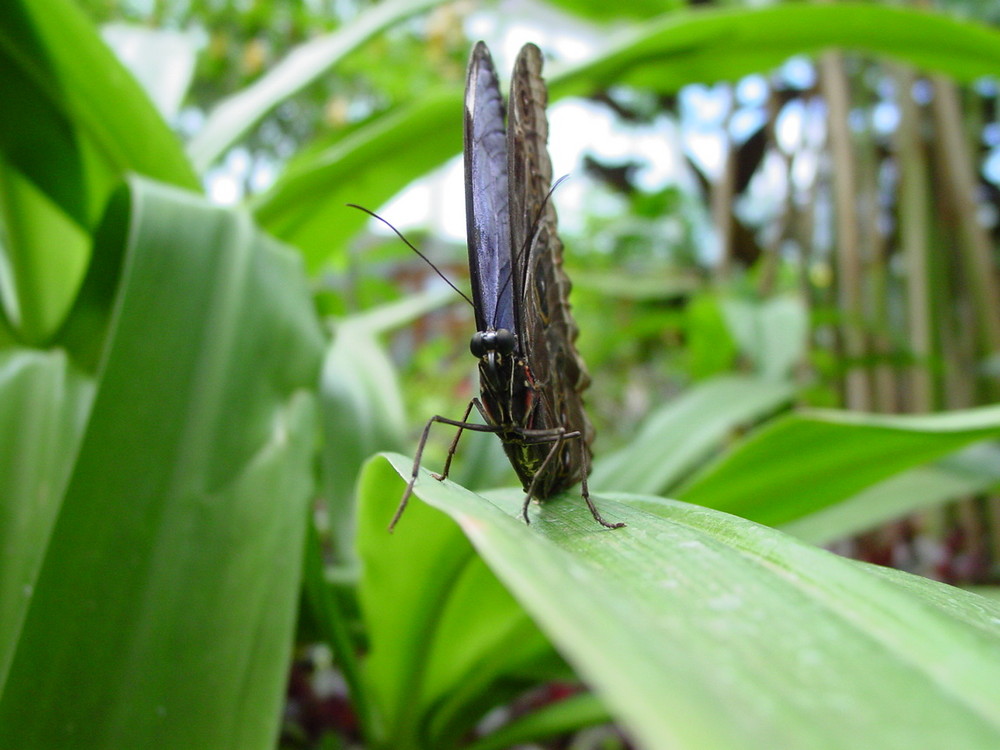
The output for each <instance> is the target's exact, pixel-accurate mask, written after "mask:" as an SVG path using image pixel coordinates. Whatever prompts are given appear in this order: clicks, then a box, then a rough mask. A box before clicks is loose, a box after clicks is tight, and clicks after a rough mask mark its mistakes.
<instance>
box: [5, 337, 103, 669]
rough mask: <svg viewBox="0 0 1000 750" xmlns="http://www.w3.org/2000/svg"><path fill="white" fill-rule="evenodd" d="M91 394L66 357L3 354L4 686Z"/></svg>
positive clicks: (90, 385) (19, 352)
mask: <svg viewBox="0 0 1000 750" xmlns="http://www.w3.org/2000/svg"><path fill="white" fill-rule="evenodd" d="M93 394H94V388H93V383H91V382H90V381H88V380H86V379H85V378H83V377H82V376H81V375H79V374H78V373H75V372H74V371H73V370H72V369H71V368H70V367H69V366H68V363H67V361H66V357H65V355H64V354H63V353H62V352H58V351H56V352H37V351H31V350H24V349H8V350H6V351H3V352H0V550H2V553H0V555H2V557H0V560H2V563H0V686H2V685H3V684H4V682H5V681H6V678H7V669H8V667H9V666H10V661H11V659H12V658H13V655H14V648H15V646H16V645H17V641H18V637H19V635H20V632H21V624H22V622H23V620H24V616H25V614H26V612H27V610H28V606H29V604H30V602H31V598H32V594H33V592H34V590H35V583H36V579H37V577H38V569H39V567H40V566H41V562H42V558H43V557H44V555H45V549H46V546H47V545H48V541H49V535H50V534H51V533H52V526H53V523H54V522H55V519H56V517H57V516H58V514H59V507H60V504H61V502H62V496H63V492H64V490H65V489H66V482H67V480H68V479H69V472H70V469H71V468H72V467H73V461H74V459H75V458H76V450H77V447H78V445H79V441H80V436H81V434H82V432H83V426H84V424H85V421H86V418H87V413H88V410H89V408H90V403H91V400H92V399H93Z"/></svg>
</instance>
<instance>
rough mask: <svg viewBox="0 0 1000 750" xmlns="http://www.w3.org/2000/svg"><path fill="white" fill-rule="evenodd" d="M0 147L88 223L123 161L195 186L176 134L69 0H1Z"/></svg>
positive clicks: (132, 168) (68, 211) (125, 168)
mask: <svg viewBox="0 0 1000 750" xmlns="http://www.w3.org/2000/svg"><path fill="white" fill-rule="evenodd" d="M0 101H3V102H4V117H2V118H0V150H2V151H3V153H4V155H5V157H6V160H7V162H8V163H9V164H10V165H11V166H12V167H14V168H15V169H18V170H19V171H21V172H22V173H23V174H24V175H25V176H26V177H27V178H28V179H29V180H31V181H32V182H34V183H35V184H36V185H37V186H38V187H39V189H41V190H42V192H44V193H46V194H47V195H48V196H49V197H50V198H51V200H52V202H53V203H55V204H56V205H58V206H59V207H60V208H61V209H62V210H63V211H64V212H65V213H66V214H67V215H68V216H69V217H71V218H72V219H73V220H74V221H76V222H77V223H78V224H79V225H80V226H82V227H84V228H87V229H90V228H91V227H93V225H94V223H95V222H96V221H97V219H98V218H99V216H100V212H101V211H102V210H103V208H104V204H105V202H106V200H107V196H108V194H109V192H110V191H111V189H112V188H113V187H114V185H115V184H116V183H117V181H118V179H119V178H120V177H121V176H122V175H123V174H124V173H125V172H128V171H132V172H138V173H139V174H144V175H147V176H149V177H153V178H156V179H160V180H163V181H165V182H170V183H173V184H176V185H181V186H184V187H189V188H196V187H197V185H198V182H197V180H196V178H195V176H194V173H193V172H192V171H191V168H190V166H189V165H188V163H187V159H186V157H185V156H184V153H183V151H182V150H181V148H180V142H179V141H178V139H177V137H176V136H175V135H174V134H173V133H172V132H170V129H169V128H168V127H167V125H166V123H164V121H163V120H162V118H161V117H160V116H159V114H158V113H157V112H156V109H155V107H153V105H152V103H151V102H150V101H149V99H148V98H147V97H146V95H145V93H144V92H143V90H142V88H141V87H140V86H139V84H138V83H137V82H136V81H135V79H134V78H132V76H131V75H130V74H129V73H128V71H127V70H125V68H124V67H123V66H122V65H121V63H119V62H118V60H117V59H115V56H114V55H113V54H112V52H111V50H110V49H108V47H107V46H106V45H105V44H104V42H103V41H102V40H101V38H100V36H99V35H98V34H97V32H96V30H95V29H94V27H93V25H92V24H91V23H90V22H89V20H88V19H87V18H86V17H85V16H84V14H83V12H82V11H81V10H80V9H79V8H78V7H77V6H76V5H75V4H74V3H73V2H70V0H9V2H4V3H0Z"/></svg>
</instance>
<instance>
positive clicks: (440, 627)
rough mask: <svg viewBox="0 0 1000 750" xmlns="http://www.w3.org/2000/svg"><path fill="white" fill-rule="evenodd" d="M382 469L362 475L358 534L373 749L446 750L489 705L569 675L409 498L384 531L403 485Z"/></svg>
mask: <svg viewBox="0 0 1000 750" xmlns="http://www.w3.org/2000/svg"><path fill="white" fill-rule="evenodd" d="M381 463H382V462H381V460H375V461H374V462H372V463H369V465H368V468H367V469H366V470H365V471H364V473H363V474H362V480H361V487H360V490H359V497H360V506H359V523H358V536H357V545H358V555H359V557H360V560H361V563H362V576H361V581H360V583H359V588H358V596H359V600H360V603H361V611H362V614H363V621H364V624H365V631H366V633H367V635H368V645H369V652H368V655H367V657H366V660H365V664H364V667H365V684H366V686H367V694H368V696H369V697H370V699H371V702H372V707H373V714H374V715H375V716H377V717H378V718H379V720H380V725H381V728H382V729H381V733H380V735H379V742H378V743H376V744H377V746H380V747H386V748H393V749H394V750H395V749H396V748H400V750H403V749H405V748H423V747H435V748H444V747H451V746H454V745H455V744H456V742H457V741H458V739H459V738H461V737H462V736H463V735H464V734H465V733H467V732H468V731H469V730H470V729H471V728H472V726H473V725H474V724H475V722H477V721H478V719H479V718H480V717H481V716H482V715H484V714H485V713H486V711H487V710H488V709H489V708H492V707H494V706H497V705H502V704H503V703H504V702H505V701H507V700H510V699H511V698H512V697H514V696H515V695H516V694H517V693H518V692H520V691H522V690H524V689H525V688H526V687H527V686H529V685H532V684H534V683H535V682H536V681H537V680H538V679H540V678H542V677H548V678H550V679H551V678H552V677H553V676H555V675H560V676H562V675H563V674H564V672H563V670H562V667H561V663H560V662H559V660H558V659H556V657H555V655H554V652H553V651H552V647H551V646H550V645H549V644H548V641H547V640H546V639H545V638H544V637H543V636H542V635H541V633H540V632H539V631H538V629H537V627H536V626H535V625H534V624H533V623H532V621H531V620H530V619H528V617H527V615H526V614H525V613H524V611H523V610H522V609H521V607H519V606H518V605H517V604H516V603H515V602H514V600H513V599H512V598H511V596H510V594H509V593H508V592H507V591H506V590H505V589H504V588H503V587H502V586H501V585H500V584H499V583H498V582H497V580H496V578H495V577H494V576H493V575H492V574H491V573H490V572H489V570H488V569H487V568H486V567H485V566H484V565H483V563H482V561H481V560H480V559H479V558H478V557H477V556H476V555H475V553H474V552H473V550H472V547H471V546H470V545H469V543H468V542H467V541H466V540H465V538H464V537H463V536H462V534H461V532H460V531H459V529H458V528H457V527H456V526H455V524H454V523H452V522H451V521H450V520H448V519H447V518H445V517H443V516H441V514H439V513H436V512H435V511H433V510H432V509H430V508H429V507H427V506H426V505H424V504H423V503H421V502H419V501H414V502H413V503H412V506H411V507H410V508H408V509H407V511H406V513H405V515H404V516H403V518H402V519H401V520H400V522H399V524H398V525H397V526H396V530H395V532H394V533H391V534H390V533H389V532H388V531H387V529H386V526H387V525H388V523H389V520H390V519H391V518H392V514H393V512H394V511H395V507H396V503H397V502H398V500H399V497H400V495H401V494H402V486H400V485H399V484H398V483H397V482H394V481H392V478H391V477H388V476H387V475H385V473H384V472H377V471H373V470H372V468H371V467H372V466H373V465H374V466H376V467H377V466H379V465H380V464H381ZM387 480H388V481H387Z"/></svg>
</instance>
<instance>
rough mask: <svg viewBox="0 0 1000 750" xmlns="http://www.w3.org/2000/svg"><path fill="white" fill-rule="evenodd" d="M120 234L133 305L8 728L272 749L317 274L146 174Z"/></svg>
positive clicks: (104, 386)
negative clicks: (308, 278) (308, 279)
mask: <svg viewBox="0 0 1000 750" xmlns="http://www.w3.org/2000/svg"><path fill="white" fill-rule="evenodd" d="M126 198H127V200H126ZM104 223H105V225H106V226H108V225H113V226H114V229H113V231H112V230H110V229H109V230H108V231H102V232H100V233H99V236H100V237H101V238H102V240H101V242H99V244H98V245H97V246H96V247H95V262H94V269H102V268H103V269H105V270H108V272H109V273H110V274H111V276H110V278H108V279H105V280H104V282H105V283H107V282H108V281H111V282H115V281H116V282H117V287H116V289H117V292H116V295H115V300H114V306H113V309H112V312H111V315H110V316H109V317H108V318H107V331H106V337H105V340H104V345H103V348H102V355H101V360H100V366H99V368H98V371H97V390H96V395H95V397H94V402H93V407H92V409H91V412H90V417H89V420H88V422H87V424H86V428H85V431H84V434H83V437H82V441H81V445H80V449H79V454H78V456H77V458H76V462H75V465H74V467H73V471H72V474H71V476H70V478H69V480H68V484H67V488H66V491H65V493H64V495H63V497H62V503H61V508H60V511H59V515H58V518H57V520H56V523H55V526H54V529H53V531H52V535H51V539H50V541H49V544H48V547H47V548H46V549H45V553H44V559H43V560H42V564H41V571H40V573H39V575H38V578H37V583H36V585H35V589H34V592H33V596H32V599H31V602H30V605H29V609H28V612H27V615H26V617H25V619H24V624H23V627H22V629H21V636H20V638H19V640H18V643H17V647H16V650H15V652H14V657H13V661H12V663H11V666H10V671H9V675H8V679H7V682H6V684H5V686H4V689H3V694H2V696H0V736H2V737H3V738H4V740H3V741H4V743H5V744H6V745H7V746H9V747H17V748H22V749H24V750H30V748H53V747H75V748H123V747H157V748H174V747H176V748H191V747H213V748H228V747H231V748H254V747H257V748H270V747H273V743H274V740H275V736H276V732H277V729H278V722H279V718H280V711H281V704H282V699H283V695H284V687H285V680H286V669H287V665H288V659H289V656H290V648H291V636H292V632H293V626H294V621H295V613H296V605H297V603H298V593H299V578H300V568H301V564H302V558H303V548H302V545H303V541H304V537H305V526H304V524H305V521H306V517H307V502H308V500H309V497H310V495H311V493H312V462H313V457H314V450H313V442H314V435H315V429H316V425H315V423H314V404H313V401H314V399H313V397H312V393H311V391H312V390H313V389H314V388H315V384H316V381H317V378H318V374H319V365H320V356H321V351H322V340H321V333H320V330H319V326H318V324H317V321H316V320H315V316H314V313H313V310H312V305H311V300H310V297H309V294H308V290H307V287H306V283H305V277H304V275H303V273H302V268H301V263H300V261H298V259H297V258H296V257H295V255H294V254H293V253H292V252H290V251H289V250H288V249H287V248H285V247H282V246H281V245H279V244H278V243H276V242H275V241H274V240H272V239H270V238H268V237H267V236H265V235H263V234H261V233H260V232H259V231H258V230H256V229H255V227H254V226H253V224H252V223H251V221H250V219H249V217H248V216H247V215H245V214H244V213H242V212H238V211H232V210H224V209H220V208H217V207H213V206H210V205H208V204H207V203H206V202H204V201H203V200H201V199H200V198H198V197H197V196H195V195H193V194H189V193H184V192H181V191H179V190H176V189H172V188H167V187H164V186H160V185H157V184H153V183H149V182H145V181H142V180H137V181H135V182H133V183H132V185H131V190H130V193H129V194H128V196H125V195H120V196H119V199H116V200H115V201H114V202H113V204H112V206H111V208H110V210H109V212H108V214H107V216H106V218H105V221H104ZM122 237H124V238H126V241H127V244H126V246H125V248H124V251H123V249H122V248H121V247H118V246H116V245H114V244H110V245H108V244H105V243H107V242H111V240H113V239H114V238H119V239H120V238H122ZM116 259H119V260H120V261H121V266H120V267H117V268H109V264H110V262H111V261H114V260H116ZM95 273H96V272H95ZM100 281H101V280H100V279H95V278H94V277H93V275H92V277H91V278H89V279H88V284H98V283H99V282H100ZM84 297H86V295H84ZM56 478H57V477H56Z"/></svg>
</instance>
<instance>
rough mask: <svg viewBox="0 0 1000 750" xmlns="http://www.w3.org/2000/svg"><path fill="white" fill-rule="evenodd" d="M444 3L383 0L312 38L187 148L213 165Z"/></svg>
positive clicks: (200, 164)
mask: <svg viewBox="0 0 1000 750" xmlns="http://www.w3.org/2000/svg"><path fill="white" fill-rule="evenodd" d="M442 2H443V0H392V1H390V2H383V3H379V4H377V5H374V6H371V7H370V8H368V10H367V11H365V12H364V13H362V14H361V15H359V16H358V17H357V18H356V19H355V20H354V21H352V22H351V23H350V24H348V25H347V26H344V27H343V28H341V29H338V30H337V31H335V32H333V33H332V34H325V35H323V36H320V37H317V38H315V39H310V40H309V41H308V42H306V43H305V44H302V45H299V46H298V47H296V48H295V49H294V50H292V51H291V52H290V53H289V54H288V56H287V57H285V58H284V59H283V60H282V61H281V62H279V63H278V64H277V65H275V66H274V67H272V68H271V69H270V70H269V71H268V72H267V73H266V74H265V75H263V76H262V77H261V78H260V79H259V80H258V81H256V82H255V83H254V84H253V85H252V86H249V87H248V88H246V89H244V90H243V91H240V92H239V93H237V94H234V95H233V96H231V97H229V98H228V99H226V100H225V101H223V102H222V103H221V104H219V105H218V106H217V107H216V108H215V109H214V110H213V111H212V113H211V114H209V116H208V119H207V120H206V122H205V126H204V127H203V128H202V129H201V131H200V132H199V133H198V135H197V136H195V138H194V139H192V141H191V143H190V144H189V146H188V153H189V154H190V155H191V160H192V161H193V162H194V164H195V166H196V167H197V169H198V171H204V170H205V169H207V168H208V167H209V166H211V164H212V162H214V161H215V160H216V159H218V158H219V156H220V155H222V154H223V153H224V152H225V151H226V149H228V148H230V147H231V146H233V145H234V144H235V143H236V142H237V140H238V139H239V138H241V137H243V136H244V135H246V134H247V133H248V132H249V131H250V130H251V129H252V128H253V127H254V126H255V125H257V124H258V123H259V122H260V121H261V119H263V117H264V115H266V114H267V113H268V112H270V111H271V110H273V109H274V108H275V107H277V106H278V105H279V104H280V103H281V102H283V101H285V100H286V99H288V98H289V97H291V96H293V95H295V94H297V93H298V92H299V91H301V90H302V89H304V88H305V87H307V86H309V85H310V84H312V83H314V82H315V81H316V80H317V79H318V78H320V77H321V76H324V75H329V73H330V70H331V69H332V68H333V67H334V66H335V65H336V64H337V63H338V62H340V61H341V60H342V59H343V58H344V57H346V56H347V55H348V54H350V53H351V52H353V51H354V50H355V49H357V48H358V47H360V46H361V45H363V44H364V43H365V42H367V41H369V40H370V39H371V38H372V37H374V36H376V35H377V34H380V33H382V32H383V31H385V30H386V29H387V28H389V27H391V26H394V25H396V24H399V23H402V22H403V21H405V20H407V19H408V18H410V17H411V16H414V15H417V14H418V13H423V12H424V11H426V10H429V9H430V8H433V7H434V6H435V5H440V4H441V3H442Z"/></svg>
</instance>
